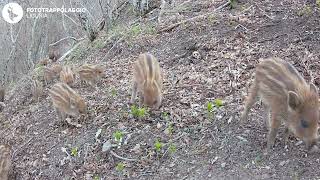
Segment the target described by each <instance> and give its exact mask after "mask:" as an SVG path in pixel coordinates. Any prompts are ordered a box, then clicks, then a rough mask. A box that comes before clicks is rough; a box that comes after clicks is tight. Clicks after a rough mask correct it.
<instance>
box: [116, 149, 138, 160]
mask: <svg viewBox="0 0 320 180" xmlns="http://www.w3.org/2000/svg"><path fill="white" fill-rule="evenodd" d="M110 153H111V154H112V155H113V156H114V157H116V158H119V159H122V160H124V161H138V160H137V159H129V158H125V157H121V156H119V155H117V154H116V153H115V152H113V151H110Z"/></svg>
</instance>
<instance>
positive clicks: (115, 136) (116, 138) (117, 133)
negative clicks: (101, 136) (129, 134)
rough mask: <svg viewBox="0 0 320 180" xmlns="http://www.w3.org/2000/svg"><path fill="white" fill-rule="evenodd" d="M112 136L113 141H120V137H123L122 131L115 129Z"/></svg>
mask: <svg viewBox="0 0 320 180" xmlns="http://www.w3.org/2000/svg"><path fill="white" fill-rule="evenodd" d="M113 137H114V139H115V141H117V142H121V141H122V138H123V133H122V132H121V131H119V130H117V131H116V132H114V133H113Z"/></svg>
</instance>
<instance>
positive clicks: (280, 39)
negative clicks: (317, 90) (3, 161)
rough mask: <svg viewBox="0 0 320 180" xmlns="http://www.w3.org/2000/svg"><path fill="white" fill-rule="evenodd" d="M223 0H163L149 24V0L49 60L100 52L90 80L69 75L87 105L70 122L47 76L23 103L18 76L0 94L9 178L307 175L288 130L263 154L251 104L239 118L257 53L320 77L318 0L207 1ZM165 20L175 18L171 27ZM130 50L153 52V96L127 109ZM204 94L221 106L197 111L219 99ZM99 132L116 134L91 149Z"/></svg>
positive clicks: (313, 168) (81, 58)
mask: <svg viewBox="0 0 320 180" xmlns="http://www.w3.org/2000/svg"><path fill="white" fill-rule="evenodd" d="M224 3H225V1H222V0H221V1H209V0H198V1H183V0H181V1H175V2H174V4H172V7H171V8H169V10H170V11H169V10H168V11H167V12H165V13H164V15H163V18H162V21H163V22H162V23H161V24H158V22H157V18H155V17H157V13H158V10H155V11H154V12H152V13H150V14H148V15H147V16H146V17H144V18H141V19H140V20H139V21H134V20H132V21H131V20H130V22H128V23H126V24H127V26H121V25H119V26H116V27H115V28H114V29H113V30H112V31H111V32H110V33H109V34H101V35H100V36H99V38H98V39H97V40H95V41H94V42H93V43H89V42H83V43H82V44H81V45H80V46H79V47H78V48H77V49H76V50H75V51H74V52H72V54H71V55H70V56H69V57H68V58H67V59H66V60H65V61H64V62H61V63H68V64H72V65H74V66H78V65H80V64H82V63H85V62H89V63H101V64H104V65H105V67H106V74H107V77H106V78H105V79H103V80H102V81H101V82H99V84H98V89H96V90H95V89H93V88H91V87H89V86H86V85H83V84H80V83H79V81H77V83H76V84H75V87H74V88H75V90H76V91H77V92H79V93H80V94H81V95H82V96H83V97H84V98H85V100H86V101H87V102H88V107H89V112H88V114H87V115H86V116H82V117H81V118H80V119H79V122H78V123H79V124H81V127H74V126H72V125H68V124H61V123H58V120H57V118H56V113H55V111H54V109H53V108H52V103H51V100H50V98H49V97H48V95H47V94H48V93H47V90H48V88H50V87H47V88H46V92H45V95H44V96H43V97H42V98H41V100H40V102H38V103H34V102H31V95H30V87H29V83H28V80H27V79H22V80H20V82H19V83H17V85H16V86H15V88H14V89H13V90H12V91H11V92H10V94H9V96H8V97H6V104H7V107H6V109H5V110H4V112H3V113H2V114H1V121H0V122H1V126H0V134H1V137H0V142H8V143H9V144H11V145H12V146H13V150H14V153H13V161H14V162H13V164H14V171H13V172H14V174H15V176H16V178H17V179H23V180H26V179H46V180H47V179H100V178H101V179H314V178H316V177H319V174H320V170H319V168H318V167H319V163H320V160H319V159H320V154H309V155H307V153H306V151H305V150H304V146H303V145H300V144H299V143H297V142H298V140H296V139H295V138H292V139H290V143H289V146H288V147H287V148H285V146H284V141H283V140H282V139H281V138H282V135H283V132H284V131H283V130H282V129H281V130H280V133H279V136H278V139H277V141H276V146H275V148H274V151H273V153H271V154H270V155H268V156H263V151H264V149H265V148H266V134H267V129H266V127H265V123H264V120H265V119H264V117H263V113H262V110H261V108H260V105H259V104H257V105H256V106H255V109H254V110H252V111H251V114H250V120H249V121H248V123H247V124H245V126H244V127H240V126H239V114H240V112H241V110H242V105H243V98H244V95H246V93H247V87H248V86H249V85H250V82H251V80H252V74H253V72H254V67H255V65H256V63H257V62H258V61H259V58H264V57H269V56H277V57H281V58H283V59H285V60H287V61H289V62H291V63H292V64H294V66H295V67H296V68H297V69H298V71H299V72H301V73H303V75H304V77H306V79H307V80H308V81H310V80H311V79H312V80H313V81H314V82H315V84H316V85H317V86H318V87H320V86H319V85H320V70H319V67H320V62H319V52H320V41H319V37H320V36H319V32H320V31H319V27H320V23H319V21H320V18H319V7H317V6H316V5H314V4H304V3H305V1H303V0H295V1H292V0H284V1H277V0H268V1H263V2H256V1H247V0H241V2H240V3H237V4H234V5H235V8H234V9H230V6H223V7H221V8H219V7H220V6H221V5H223V4H224ZM217 8H219V9H218V10H217ZM183 21H184V22H183ZM177 22H183V23H179V24H175V26H171V25H173V24H174V23H177ZM168 27H171V28H168ZM164 29H166V30H164ZM142 52H150V53H152V54H154V55H155V56H156V57H157V58H158V59H159V62H160V66H161V67H162V69H163V72H164V100H163V104H162V107H161V108H160V110H158V111H149V113H148V114H145V116H143V117H140V118H136V117H133V115H132V113H131V107H130V105H129V99H130V90H131V74H132V72H131V65H132V62H133V61H134V60H135V59H136V58H137V57H138V55H139V54H140V53H142ZM197 55H200V56H197ZM216 99H221V100H222V101H223V106H221V107H214V108H213V112H212V113H208V110H207V103H208V102H216V103H213V104H219V101H218V102H217V101H215V100H216ZM100 129H101V133H99V132H100ZM97 132H98V133H97ZM120 132H121V133H120ZM114 136H117V137H119V138H120V139H122V141H121V143H120V144H118V142H117V141H116V140H115V138H114ZM157 141H158V143H157ZM106 142H110V143H112V144H115V145H116V146H115V147H112V148H111V149H112V151H108V152H103V151H102V149H103V144H104V145H105V148H106V147H107V145H108V143H106ZM161 146H162V147H161ZM119 156H120V157H119Z"/></svg>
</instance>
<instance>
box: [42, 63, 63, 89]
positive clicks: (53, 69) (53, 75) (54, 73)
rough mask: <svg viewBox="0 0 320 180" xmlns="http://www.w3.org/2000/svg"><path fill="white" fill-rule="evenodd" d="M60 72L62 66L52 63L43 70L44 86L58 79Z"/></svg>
mask: <svg viewBox="0 0 320 180" xmlns="http://www.w3.org/2000/svg"><path fill="white" fill-rule="evenodd" d="M61 70H62V66H61V65H60V64H57V63H54V64H52V66H50V67H45V68H44V81H45V83H46V85H48V84H49V83H51V82H52V81H53V80H54V79H57V78H58V77H59V74H60V72H61Z"/></svg>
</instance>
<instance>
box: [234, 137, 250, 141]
mask: <svg viewBox="0 0 320 180" xmlns="http://www.w3.org/2000/svg"><path fill="white" fill-rule="evenodd" d="M236 137H237V138H238V139H239V140H241V141H243V142H248V140H247V139H246V138H244V137H241V136H236Z"/></svg>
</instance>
